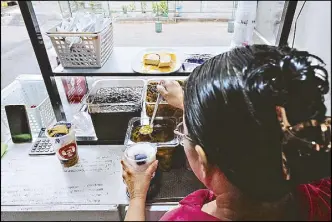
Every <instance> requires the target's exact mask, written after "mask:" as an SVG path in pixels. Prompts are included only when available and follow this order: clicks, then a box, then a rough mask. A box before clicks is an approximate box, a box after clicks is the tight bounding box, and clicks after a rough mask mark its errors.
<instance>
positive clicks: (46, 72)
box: [18, 1, 66, 121]
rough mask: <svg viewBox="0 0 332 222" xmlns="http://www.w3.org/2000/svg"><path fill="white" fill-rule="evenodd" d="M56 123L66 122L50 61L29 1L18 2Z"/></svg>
mask: <svg viewBox="0 0 332 222" xmlns="http://www.w3.org/2000/svg"><path fill="white" fill-rule="evenodd" d="M18 4H19V7H20V9H21V13H22V17H23V20H24V23H25V26H26V28H27V31H28V34H29V37H30V41H31V44H32V47H33V50H34V52H35V55H36V58H37V61H38V64H39V68H40V71H41V74H42V76H43V79H44V83H45V86H46V90H47V93H48V95H49V97H50V100H51V104H52V107H53V110H54V114H55V117H56V120H57V121H60V120H66V115H65V113H64V111H63V107H62V103H61V98H60V95H59V92H58V88H57V86H56V82H55V79H54V75H53V71H52V67H51V64H50V60H49V59H48V55H47V51H46V48H45V44H44V41H43V36H42V34H41V32H40V28H39V25H38V21H37V17H36V14H35V11H34V9H33V6H32V2H31V1H18Z"/></svg>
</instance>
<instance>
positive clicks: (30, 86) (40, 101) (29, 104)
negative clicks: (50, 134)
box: [1, 80, 55, 134]
mask: <svg viewBox="0 0 332 222" xmlns="http://www.w3.org/2000/svg"><path fill="white" fill-rule="evenodd" d="M6 105H25V107H26V110H27V114H28V118H29V124H30V128H31V132H32V133H38V132H39V131H40V129H41V128H42V127H47V126H48V125H49V124H50V123H51V121H52V120H53V119H54V118H55V115H54V111H53V108H52V104H51V101H50V98H49V96H48V94H47V91H46V87H45V84H44V82H43V81H42V80H15V81H13V82H12V83H11V84H9V85H8V86H7V87H6V88H4V89H3V90H1V122H2V123H1V129H4V130H6V131H9V127H8V120H7V115H6V111H5V106H6ZM2 126H4V127H2ZM3 133H4V134H6V133H8V132H3Z"/></svg>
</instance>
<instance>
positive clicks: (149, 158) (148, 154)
mask: <svg viewBox="0 0 332 222" xmlns="http://www.w3.org/2000/svg"><path fill="white" fill-rule="evenodd" d="M156 154H157V146H156V145H155V144H151V143H136V144H134V145H132V146H130V147H127V149H126V150H125V152H124V158H125V159H126V160H127V162H128V163H129V164H130V165H131V166H132V167H133V168H134V169H135V171H137V172H143V171H145V170H146V169H147V168H148V167H149V166H150V164H151V163H152V162H153V161H155V160H156ZM156 178H157V176H156V173H154V174H153V175H152V179H151V183H150V187H149V190H148V196H149V195H153V193H154V192H155V191H156V190H157V189H158V184H157V183H156ZM126 193H127V196H128V197H129V193H128V189H126Z"/></svg>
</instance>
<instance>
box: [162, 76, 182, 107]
mask: <svg viewBox="0 0 332 222" xmlns="http://www.w3.org/2000/svg"><path fill="white" fill-rule="evenodd" d="M157 90H158V92H160V94H161V95H162V96H163V97H164V99H165V100H166V101H167V102H168V104H170V105H171V106H174V107H176V108H179V109H182V110H183V109H184V106H183V90H182V87H181V86H180V84H179V83H178V82H177V81H169V80H167V81H164V82H163V84H162V85H158V86H157Z"/></svg>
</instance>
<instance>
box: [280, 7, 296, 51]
mask: <svg viewBox="0 0 332 222" xmlns="http://www.w3.org/2000/svg"><path fill="white" fill-rule="evenodd" d="M297 2H298V1H285V5H284V10H283V12H282V16H281V22H280V25H279V30H278V34H277V39H276V43H275V44H276V45H277V46H288V37H289V33H290V30H291V27H292V24H293V19H294V14H295V10H296V6H297Z"/></svg>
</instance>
